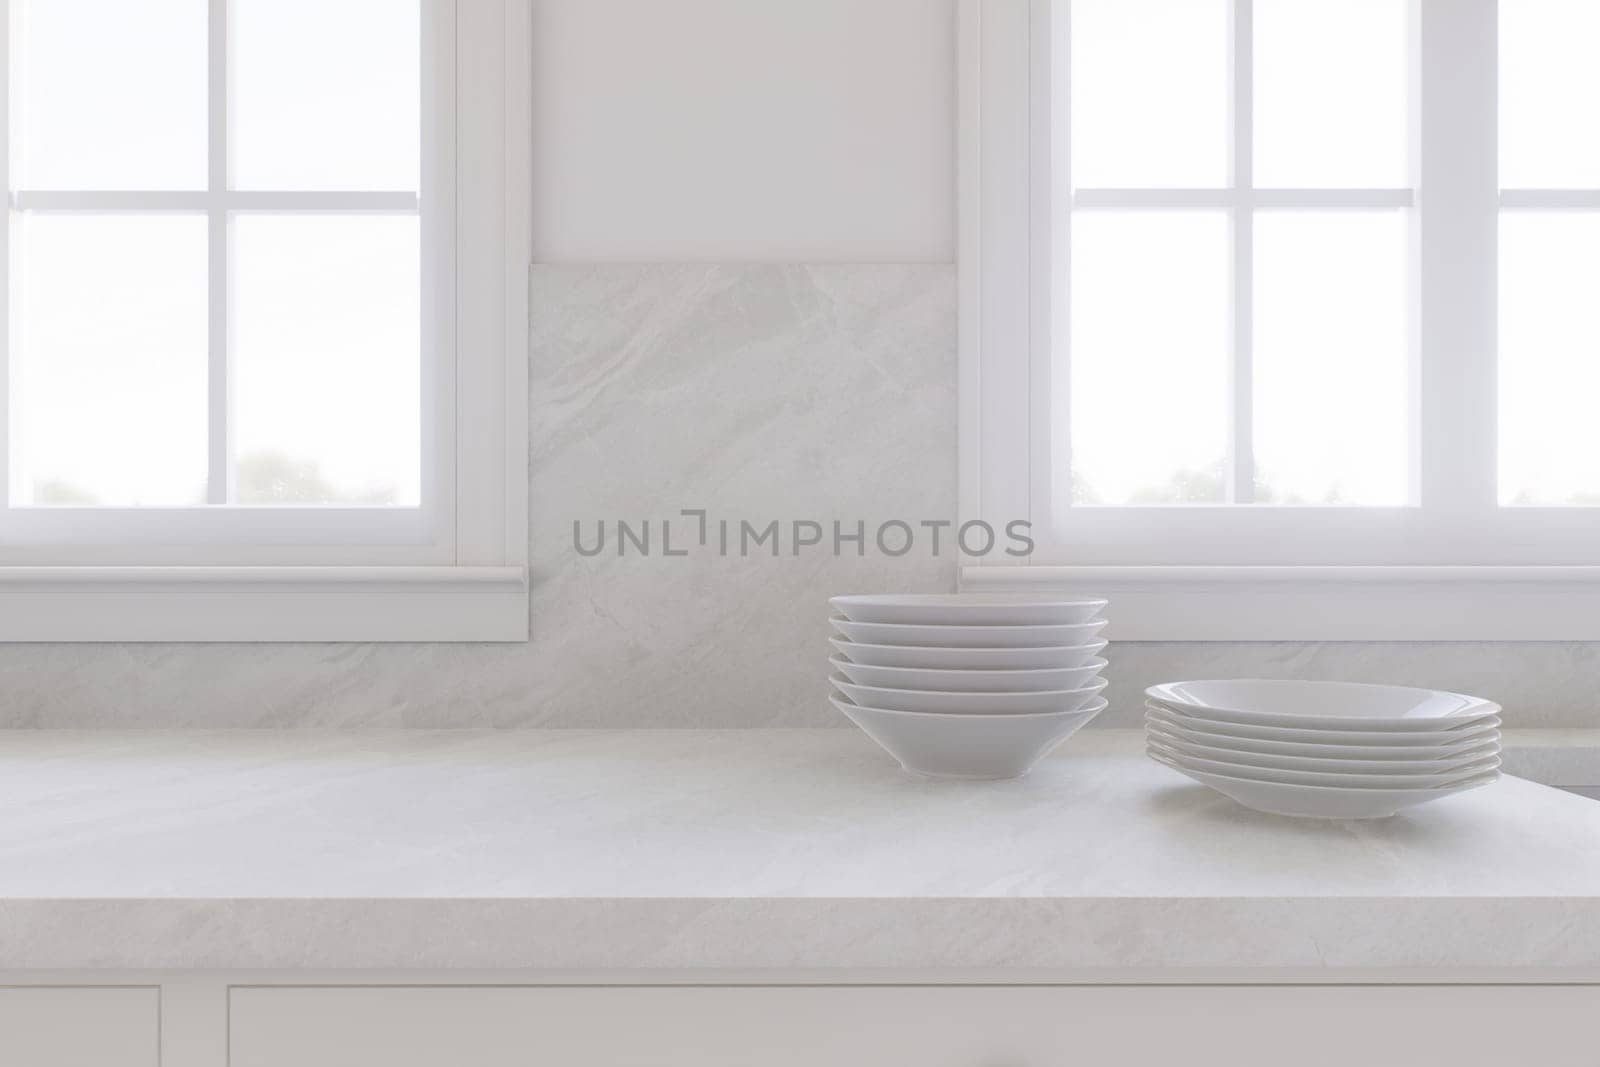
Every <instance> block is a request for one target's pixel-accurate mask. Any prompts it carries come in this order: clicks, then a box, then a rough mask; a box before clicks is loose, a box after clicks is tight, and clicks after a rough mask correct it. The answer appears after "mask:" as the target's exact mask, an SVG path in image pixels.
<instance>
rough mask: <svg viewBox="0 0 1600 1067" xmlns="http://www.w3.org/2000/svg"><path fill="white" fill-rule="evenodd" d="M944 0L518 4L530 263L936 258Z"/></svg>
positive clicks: (949, 194)
mask: <svg viewBox="0 0 1600 1067" xmlns="http://www.w3.org/2000/svg"><path fill="white" fill-rule="evenodd" d="M955 21H956V18H955V3H954V0H534V71H535V83H534V101H535V103H534V106H535V112H534V121H535V128H534V139H535V140H534V143H535V153H534V160H535V162H534V215H533V220H534V257H535V259H536V260H538V261H539V262H544V263H560V262H574V263H580V262H684V261H724V262H727V261H768V262H882V263H893V262H901V263H917V262H938V263H943V262H949V261H951V260H953V259H954V246H955V192H954V191H955V149H954V143H955Z"/></svg>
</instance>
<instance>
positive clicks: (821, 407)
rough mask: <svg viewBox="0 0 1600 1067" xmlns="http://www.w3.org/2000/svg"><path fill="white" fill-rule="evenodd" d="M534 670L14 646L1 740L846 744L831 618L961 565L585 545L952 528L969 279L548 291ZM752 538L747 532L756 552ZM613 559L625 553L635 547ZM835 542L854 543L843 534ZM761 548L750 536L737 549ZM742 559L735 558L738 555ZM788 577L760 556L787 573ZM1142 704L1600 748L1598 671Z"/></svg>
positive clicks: (1194, 660) (575, 277)
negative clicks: (238, 730) (1292, 698)
mask: <svg viewBox="0 0 1600 1067" xmlns="http://www.w3.org/2000/svg"><path fill="white" fill-rule="evenodd" d="M532 285H533V306H534V321H535V325H534V329H533V338H532V341H533V343H532V356H531V358H532V391H533V392H532V397H533V405H532V440H531V443H530V447H531V459H532V471H533V474H532V479H533V480H532V486H531V498H532V506H533V514H532V523H531V530H532V545H531V558H532V563H533V583H534V584H533V639H532V641H530V642H529V643H528V644H526V645H498V646H463V645H0V727H5V726H12V727H18V726H20V727H96V726H117V727H128V726H144V727H177V726H233V727H319V726H376V727H397V726H409V727H465V726H507V727H509V726H559V727H566V726H571V727H610V726H634V727H649V726H661V727H691V726H700V727H703V726H825V725H840V724H842V720H841V719H840V718H839V717H838V716H837V715H836V714H835V713H834V712H833V710H832V708H831V707H830V706H829V705H828V703H827V700H826V693H827V686H826V683H825V681H824V677H825V674H826V665H825V657H826V655H827V652H828V648H827V645H826V641H825V638H826V635H827V628H826V624H825V622H824V617H825V614H826V603H825V601H826V599H827V597H828V596H830V595H832V594H835V593H840V592H849V591H863V590H948V589H951V588H953V587H954V582H955V559H954V557H953V556H951V555H949V554H948V553H945V554H944V555H942V556H941V557H938V558H935V557H933V556H931V555H930V554H929V553H928V552H927V546H926V545H925V544H923V545H921V546H919V547H918V548H917V549H916V550H914V551H912V552H911V553H909V554H908V555H906V556H904V557H903V558H899V559H890V558H886V557H884V556H881V555H879V554H877V553H876V551H874V550H872V549H871V548H870V546H869V551H868V554H867V555H866V556H865V557H864V558H858V557H856V556H853V555H846V556H843V557H835V556H833V555H832V554H831V552H823V551H818V550H807V551H804V552H802V554H801V555H800V556H798V557H796V556H794V555H792V554H790V545H789V540H788V534H787V532H786V533H785V535H784V536H785V541H784V544H783V549H784V554H783V555H781V556H780V557H779V558H776V559H774V558H772V557H771V556H770V555H759V554H758V555H752V556H751V557H748V558H746V557H743V556H740V555H739V554H738V549H737V547H735V548H733V550H732V554H731V555H729V556H726V557H724V556H721V555H719V554H717V552H716V551H715V550H714V549H715V541H716V535H715V532H714V531H715V527H714V526H713V532H712V537H711V538H710V540H711V541H712V545H711V550H709V551H708V550H704V549H699V548H698V546H694V547H695V549H696V550H695V551H693V552H691V554H690V555H689V556H685V557H674V558H664V557H662V556H661V555H660V554H659V550H660V547H661V546H660V541H659V538H660V529H659V524H657V525H656V526H655V527H654V538H655V540H654V541H653V543H652V548H653V550H654V554H652V555H651V556H650V557H648V558H644V557H640V556H638V555H637V554H633V555H630V556H629V557H627V558H618V557H617V556H616V554H615V551H614V549H615V543H614V540H613V541H612V542H611V543H610V544H609V545H608V550H607V551H606V552H605V553H603V554H602V555H599V556H595V557H593V558H586V557H583V556H580V555H579V554H578V553H577V552H576V551H575V550H574V548H573V541H572V536H573V532H572V524H573V522H574V520H580V521H582V522H583V524H584V530H585V543H586V545H587V544H592V538H593V531H594V523H595V522H596V520H599V519H606V520H608V522H610V521H613V520H615V519H617V518H628V519H631V520H633V522H634V524H635V527H637V526H638V524H639V523H641V522H642V521H643V520H646V519H652V520H659V519H663V518H676V519H677V520H678V521H677V522H676V523H675V524H674V534H673V539H674V547H682V546H683V545H684V544H685V542H686V541H687V540H689V537H688V535H689V534H690V533H691V525H690V524H689V521H688V520H684V519H683V518H682V516H680V515H679V512H680V510H681V509H686V508H687V509H696V508H703V509H706V510H707V511H708V512H709V513H710V517H711V518H712V519H713V520H715V519H717V518H719V517H720V518H728V519H731V520H733V521H734V522H735V523H737V521H738V520H739V519H741V518H745V519H749V520H751V521H752V522H753V523H755V524H756V525H757V526H758V527H759V526H763V525H765V523H766V522H768V521H770V520H773V519H777V520H780V521H781V522H784V523H788V522H791V521H792V520H795V519H811V520H815V521H818V522H822V523H824V524H829V523H831V522H832V521H833V520H835V519H837V520H841V521H844V522H846V523H848V524H850V525H852V526H853V524H854V522H855V520H857V519H860V520H863V521H865V522H866V523H867V524H868V528H869V530H870V529H871V528H873V527H875V526H876V525H877V524H878V523H879V522H881V521H883V520H885V519H890V518H901V519H904V520H907V521H911V522H913V523H915V522H916V521H918V520H922V519H928V520H939V519H949V518H952V517H953V516H954V513H955V496H956V486H955V471H956V451H955V450H956V439H955V417H956V415H955V412H956V367H955V345H956V342H955V337H956V332H955V331H956V322H955V307H956V295H955V271H954V268H953V267H949V266H899V265H894V266H738V267H727V266H706V265H694V266H624V267H610V266H608V267H539V268H536V269H535V271H534V274H533V281H532ZM735 530H737V526H735ZM610 532H614V528H613V529H612V531H610ZM830 533H831V531H830ZM736 536H737V535H736ZM735 544H737V542H736V541H735ZM763 551H764V550H763ZM1111 655H1112V661H1113V665H1112V685H1111V688H1110V689H1109V690H1108V695H1109V696H1110V697H1111V699H1112V709H1111V711H1110V712H1109V713H1108V714H1106V715H1104V716H1102V717H1101V719H1100V720H1098V722H1097V725H1103V726H1131V725H1134V724H1135V723H1136V722H1137V721H1138V716H1139V704H1140V702H1141V695H1140V691H1141V690H1142V689H1143V687H1144V686H1146V685H1148V684H1150V683H1152V682H1156V681H1165V680H1171V679H1174V678H1195V677H1216V676H1263V677H1271V676H1290V675H1293V676H1300V677H1315V678H1343V679H1359V680H1368V681H1391V682H1404V683H1414V684H1425V685H1430V686H1443V687H1450V688H1458V689H1466V690H1470V691H1472V692H1475V693H1482V694H1484V695H1486V696H1490V697H1493V698H1496V699H1498V700H1500V701H1502V702H1503V703H1504V704H1505V705H1506V707H1507V711H1508V714H1509V715H1510V717H1511V719H1512V722H1513V724H1514V725H1519V726H1580V725H1600V712H1597V708H1600V702H1597V699H1596V697H1597V690H1600V646H1592V645H1570V644H1537V645H1482V644H1424V645H1417V644H1381V645H1380V644H1345V643H1339V644H1272V643H1255V644H1138V645H1116V646H1113V648H1112V653H1111Z"/></svg>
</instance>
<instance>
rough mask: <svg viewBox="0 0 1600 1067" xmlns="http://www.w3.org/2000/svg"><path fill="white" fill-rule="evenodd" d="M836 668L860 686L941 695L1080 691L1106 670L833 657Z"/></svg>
mask: <svg viewBox="0 0 1600 1067" xmlns="http://www.w3.org/2000/svg"><path fill="white" fill-rule="evenodd" d="M828 662H829V663H831V664H832V665H833V669H834V670H836V671H838V672H839V673H840V674H842V675H844V676H845V677H846V678H848V679H850V680H851V681H852V682H855V683H856V684H857V685H881V686H887V687H889V688H891V689H926V690H930V691H933V692H939V693H1040V692H1050V691H1052V690H1053V691H1057V692H1059V691H1061V690H1065V689H1079V688H1082V687H1083V686H1086V685H1088V684H1089V683H1090V682H1091V681H1093V680H1094V677H1095V675H1097V674H1099V673H1100V671H1101V670H1102V669H1103V668H1104V667H1105V665H1106V661H1105V660H1103V659H1092V660H1090V661H1089V662H1088V663H1086V664H1084V665H1083V666H1081V667H1071V668H1068V669H1066V670H1053V671H1006V670H998V671H946V670H933V669H930V668H927V667H874V666H871V665H869V664H865V663H851V662H850V661H849V660H847V659H845V658H844V657H843V656H832V657H829V659H828Z"/></svg>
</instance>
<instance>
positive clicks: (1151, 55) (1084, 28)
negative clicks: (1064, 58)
mask: <svg viewBox="0 0 1600 1067" xmlns="http://www.w3.org/2000/svg"><path fill="white" fill-rule="evenodd" d="M1228 9H1229V4H1228V2H1226V0H1074V2H1073V4H1072V182H1073V185H1074V186H1076V187H1078V188H1093V187H1102V188H1110V187H1117V186H1134V187H1145V186H1165V187H1186V186H1193V187H1216V186H1221V185H1226V184H1227V181H1228V171H1229V169H1230V168H1229V165H1228V145H1229V143H1230V134H1229V125H1230V123H1229V117H1228V115H1229V98H1230V85H1229V82H1230V78H1229V73H1228V71H1229V60H1228V55H1229V50H1230V49H1229V34H1230V30H1229V26H1230V19H1229V10H1228Z"/></svg>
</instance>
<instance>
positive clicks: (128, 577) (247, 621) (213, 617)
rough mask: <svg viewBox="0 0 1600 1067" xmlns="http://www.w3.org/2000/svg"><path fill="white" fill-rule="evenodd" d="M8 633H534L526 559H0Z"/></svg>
mask: <svg viewBox="0 0 1600 1067" xmlns="http://www.w3.org/2000/svg"><path fill="white" fill-rule="evenodd" d="M0 604H3V605H4V607H3V610H0V641H4V642H10V641H52V642H70V643H84V642H153V641H192V642H222V641H279V642H291V641H292V642H299V641H362V642H389V641H525V640H527V636H528V579H527V572H526V570H525V569H524V568H522V567H0Z"/></svg>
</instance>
